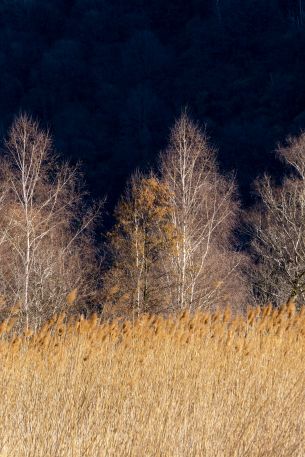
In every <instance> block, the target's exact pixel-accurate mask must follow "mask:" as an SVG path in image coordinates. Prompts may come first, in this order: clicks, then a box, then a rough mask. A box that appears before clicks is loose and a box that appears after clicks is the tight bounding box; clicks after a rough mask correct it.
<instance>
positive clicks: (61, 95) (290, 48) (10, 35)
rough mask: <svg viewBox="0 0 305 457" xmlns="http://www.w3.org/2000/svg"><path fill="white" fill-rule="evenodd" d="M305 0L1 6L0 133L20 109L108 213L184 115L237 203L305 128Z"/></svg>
mask: <svg viewBox="0 0 305 457" xmlns="http://www.w3.org/2000/svg"><path fill="white" fill-rule="evenodd" d="M302 3H303V2H302V0H268V1H266V0H204V1H203V0H189V1H188V2H186V1H185V0H175V1H172V2H164V1H160V0H151V1H149V2H148V1H146V0H128V1H126V0H112V1H107V0H86V1H85V0H46V1H43V2H41V1H40V0H2V1H1V2H0V25H1V27H0V68H1V85H0V126H1V127H0V129H1V135H2V136H4V134H5V132H6V130H7V127H8V125H9V124H10V123H11V122H12V120H13V118H14V116H15V115H16V114H18V112H20V111H26V112H28V113H30V114H31V115H34V116H35V117H37V118H38V119H40V121H42V124H43V125H44V126H48V127H49V128H50V130H51V133H52V135H53V136H54V138H55V139H56V147H57V148H58V150H60V151H61V152H62V153H63V154H64V155H65V156H67V157H70V158H72V160H73V161H78V160H81V161H82V162H83V163H84V167H85V173H86V176H87V181H88V183H89V187H90V191H91V193H93V194H94V195H95V196H101V195H105V194H107V195H108V201H109V208H110V209H111V206H112V204H114V203H115V201H116V200H117V196H118V195H119V193H120V192H121V190H122V188H123V187H124V185H125V180H126V178H127V177H128V176H129V175H130V173H131V172H133V171H134V170H135V169H136V168H138V167H139V168H141V169H145V167H150V166H151V165H153V164H154V163H155V159H156V157H157V154H158V152H159V150H160V149H163V148H164V147H165V144H166V142H167V138H168V134H169V128H170V126H171V125H172V123H173V121H174V119H175V118H176V117H177V116H178V115H179V113H180V111H181V108H183V107H185V106H188V108H189V111H190V114H191V115H192V117H193V118H195V119H198V120H199V122H200V123H201V124H202V125H203V126H204V125H206V127H207V133H208V135H209V136H210V137H211V139H212V142H213V143H214V145H215V146H217V147H218V148H219V159H220V162H221V166H222V168H223V170H231V169H235V170H237V178H238V181H239V184H240V188H241V193H242V196H243V199H244V201H245V202H247V201H248V198H249V183H250V182H251V181H252V180H253V178H255V177H256V176H257V175H258V174H260V173H262V172H263V171H264V170H268V171H271V172H273V173H274V172H276V173H278V174H280V170H279V168H278V167H279V166H278V164H277V165H275V162H274V159H273V155H272V154H271V152H272V151H273V150H274V148H275V146H276V144H277V142H278V141H282V140H283V139H284V138H285V137H286V136H287V135H288V134H289V133H293V134H294V133H296V132H297V131H299V130H300V128H302V127H304V125H305V84H304V73H305V59H304V55H305V14H304V11H303V8H304V9H305V5H303V4H302Z"/></svg>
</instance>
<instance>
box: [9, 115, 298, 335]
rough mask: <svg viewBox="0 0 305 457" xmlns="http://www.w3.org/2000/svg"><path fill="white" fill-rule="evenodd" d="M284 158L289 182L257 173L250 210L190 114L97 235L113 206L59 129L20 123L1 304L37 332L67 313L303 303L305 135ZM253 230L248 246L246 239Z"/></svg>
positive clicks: (289, 145) (284, 150) (12, 151)
mask: <svg viewBox="0 0 305 457" xmlns="http://www.w3.org/2000/svg"><path fill="white" fill-rule="evenodd" d="M277 156H278V158H279V159H280V160H282V161H283V162H284V163H285V165H286V167H287V174H286V176H285V177H284V179H283V180H282V182H281V183H275V182H273V180H272V178H271V177H270V176H267V175H265V176H263V177H262V178H259V179H257V180H256V182H255V185H254V189H255V192H256V196H257V198H256V204H255V205H254V206H253V207H252V208H250V209H249V210H244V209H243V208H242V207H241V204H240V201H239V197H238V189H237V185H236V182H235V178H234V176H233V175H224V174H222V173H221V172H220V170H219V166H218V163H217V151H216V150H215V149H214V148H213V147H212V145H211V141H210V139H209V138H208V136H207V133H206V131H205V130H204V129H202V128H200V126H199V125H198V124H197V123H195V122H194V121H193V120H192V119H191V118H190V117H189V115H188V113H187V112H186V111H184V112H182V114H181V116H180V117H179V118H178V119H177V120H176V122H175V124H174V126H173V127H172V129H171V132H170V136H169V140H168V145H167V147H166V148H165V150H164V151H162V152H161V153H160V155H159V160H158V166H157V167H156V168H155V170H151V171H150V172H146V173H142V172H140V171H136V172H135V173H134V174H133V176H132V177H131V178H130V180H129V182H128V184H127V187H126V190H125V192H124V194H123V195H122V196H121V198H120V200H119V202H118V204H117V206H116V209H115V213H114V220H115V223H114V225H113V227H112V229H111V230H110V231H109V232H108V233H106V234H104V235H103V241H102V243H98V242H97V237H96V233H97V232H99V231H101V229H100V219H101V217H102V215H103V204H102V203H89V202H90V199H89V198H88V195H87V192H86V189H85V186H84V183H83V176H82V173H81V169H80V167H79V166H71V165H70V164H69V163H66V162H63V161H62V160H61V159H60V158H59V157H58V156H57V154H56V152H55V150H54V147H53V145H52V138H51V136H50V134H49V132H47V131H44V130H43V129H42V128H41V127H40V126H39V124H38V122H36V121H34V120H33V119H32V118H31V117H29V116H27V115H25V114H22V115H20V116H19V117H18V118H16V119H15V121H14V123H13V125H12V126H11V128H10V130H9V133H8V135H7V139H6V140H5V141H4V145H3V154H2V157H1V165H0V258H1V263H0V307H1V308H0V309H1V317H2V318H5V317H9V316H12V315H15V316H18V319H19V322H20V324H22V325H25V326H26V327H29V326H34V327H39V326H40V325H41V324H42V323H43V322H44V321H45V320H47V319H50V318H52V316H53V315H54V314H57V313H59V312H62V311H64V312H66V313H72V314H73V313H74V314H90V313H92V312H99V313H101V314H102V315H103V316H104V317H105V318H113V317H128V318H135V317H138V316H139V315H140V314H142V313H162V314H168V313H175V312H177V311H182V310H188V311H189V312H193V311H195V310H197V309H201V310H211V309H215V308H221V307H226V306H231V307H232V308H234V309H235V310H243V309H245V307H246V306H247V305H249V304H265V303H267V302H272V303H273V304H274V305H276V306H279V305H281V304H283V303H285V302H287V301H291V300H293V301H294V302H295V303H296V304H297V305H298V306H301V305H302V304H303V302H304V294H305V230H304V228H305V222H304V221H305V133H301V134H300V135H299V136H296V137H291V138H288V139H287V141H286V143H285V145H283V146H279V147H278V150H277ZM241 236H247V240H248V242H247V245H246V246H241V245H240V238H241Z"/></svg>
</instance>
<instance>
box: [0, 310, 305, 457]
mask: <svg viewBox="0 0 305 457" xmlns="http://www.w3.org/2000/svg"><path fill="white" fill-rule="evenodd" d="M12 324H13V322H4V323H2V324H1V339H0V363H1V371H0V389H1V402H0V455H1V457H4V456H5V457H8V456H10V457H112V456H113V457H120V456H124V457H125V456H126V457H127V456H135V457H146V456H153V457H182V456H183V457H184V456H187V457H192V456H196V457H197V456H198V457H204V456H207V457H247V456H249V457H263V456H264V457H277V456H283V457H284V456H285V457H292V456H298V457H303V456H304V455H305V308H303V309H302V311H301V312H296V311H295V309H294V307H293V306H291V305H290V306H288V307H283V308H282V309H280V310H275V309H272V308H271V307H266V308H262V309H261V308H257V309H253V310H249V313H248V316H247V317H241V316H237V317H235V318H232V317H231V315H230V312H229V310H226V311H224V312H216V313H214V314H209V313H197V314H195V315H193V316H190V315H188V314H187V313H183V314H181V315H179V316H176V317H171V318H162V317H160V316H143V317H141V318H139V319H138V320H136V321H135V322H125V323H124V322H120V321H115V322H111V323H103V322H100V320H99V318H98V317H97V316H96V315H94V316H92V317H91V318H90V319H89V320H85V319H79V320H74V321H68V322H66V321H65V317H64V316H58V317H57V318H56V319H53V321H52V322H50V323H49V324H47V325H45V327H44V328H42V329H41V330H40V331H39V333H37V334H31V332H30V331H27V332H25V334H24V335H21V336H20V335H19V336H18V335H16V334H14V329H12V328H10V327H11V326H12Z"/></svg>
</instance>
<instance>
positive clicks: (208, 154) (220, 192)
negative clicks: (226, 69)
mask: <svg viewBox="0 0 305 457" xmlns="http://www.w3.org/2000/svg"><path fill="white" fill-rule="evenodd" d="M161 174H162V178H163V180H164V182H165V183H166V184H167V186H168V188H169V190H170V198H171V206H172V209H173V210H172V222H173V225H174V227H175V228H176V230H177V233H178V238H177V241H176V250H175V255H172V256H171V258H170V259H168V261H167V267H168V281H169V284H170V285H171V290H172V301H173V303H174V304H175V307H176V308H178V309H185V308H188V309H190V310H194V309H196V308H209V307H212V306H218V305H225V304H226V303H228V301H232V299H233V300H234V302H235V303H234V304H236V303H238V302H240V301H241V300H242V295H243V294H244V293H245V288H244V285H243V284H242V282H241V280H240V273H239V264H240V262H241V260H242V256H241V255H240V254H238V253H237V252H235V251H234V249H233V248H232V245H233V229H234V227H235V223H236V217H237V212H238V202H237V200H236V195H235V193H236V188H235V183H234V180H233V179H227V178H225V177H223V176H221V175H220V173H219V171H218V167H217V164H216V158H215V151H214V150H213V148H211V146H210V145H209V144H208V140H207V136H206V134H205V133H203V132H202V131H201V130H200V128H199V127H198V125H196V124H194V123H193V122H192V121H191V120H190V119H189V117H188V116H187V114H185V113H184V114H182V115H181V117H180V119H178V121H177V122H176V124H175V126H174V128H173V129H172V132H171V136H170V142H169V146H168V148H167V150H166V151H165V152H164V153H163V154H161ZM233 297H234V298H233ZM244 299H246V298H245V297H244Z"/></svg>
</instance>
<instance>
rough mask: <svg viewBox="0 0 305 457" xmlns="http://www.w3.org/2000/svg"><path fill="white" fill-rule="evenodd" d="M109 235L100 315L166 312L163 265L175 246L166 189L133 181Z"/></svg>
mask: <svg viewBox="0 0 305 457" xmlns="http://www.w3.org/2000/svg"><path fill="white" fill-rule="evenodd" d="M115 218H116V224H115V226H114V228H113V230H112V231H111V232H110V233H109V234H108V249H109V251H110V254H111V258H112V263H111V267H110V269H109V270H108V272H107V273H106V275H105V278H104V294H105V315H124V316H126V315H127V316H128V315H129V316H137V315H139V314H140V313H143V312H160V311H167V310H168V308H169V307H170V305H171V302H170V300H169V294H168V280H167V278H166V275H167V273H168V271H167V269H166V267H165V265H166V263H167V261H168V258H169V257H170V255H171V253H172V251H173V250H174V249H175V244H176V238H177V234H176V230H175V227H174V225H173V223H172V207H171V204H170V196H169V189H168V187H167V185H166V184H165V183H164V182H161V181H160V180H159V179H157V177H156V176H154V175H150V176H149V177H145V176H143V175H141V174H139V173H138V174H136V175H134V176H133V177H132V179H131V181H130V183H129V185H128V188H127V191H126V193H125V195H124V196H123V197H122V199H121V201H120V202H119V204H118V206H117V208H116V211H115Z"/></svg>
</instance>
